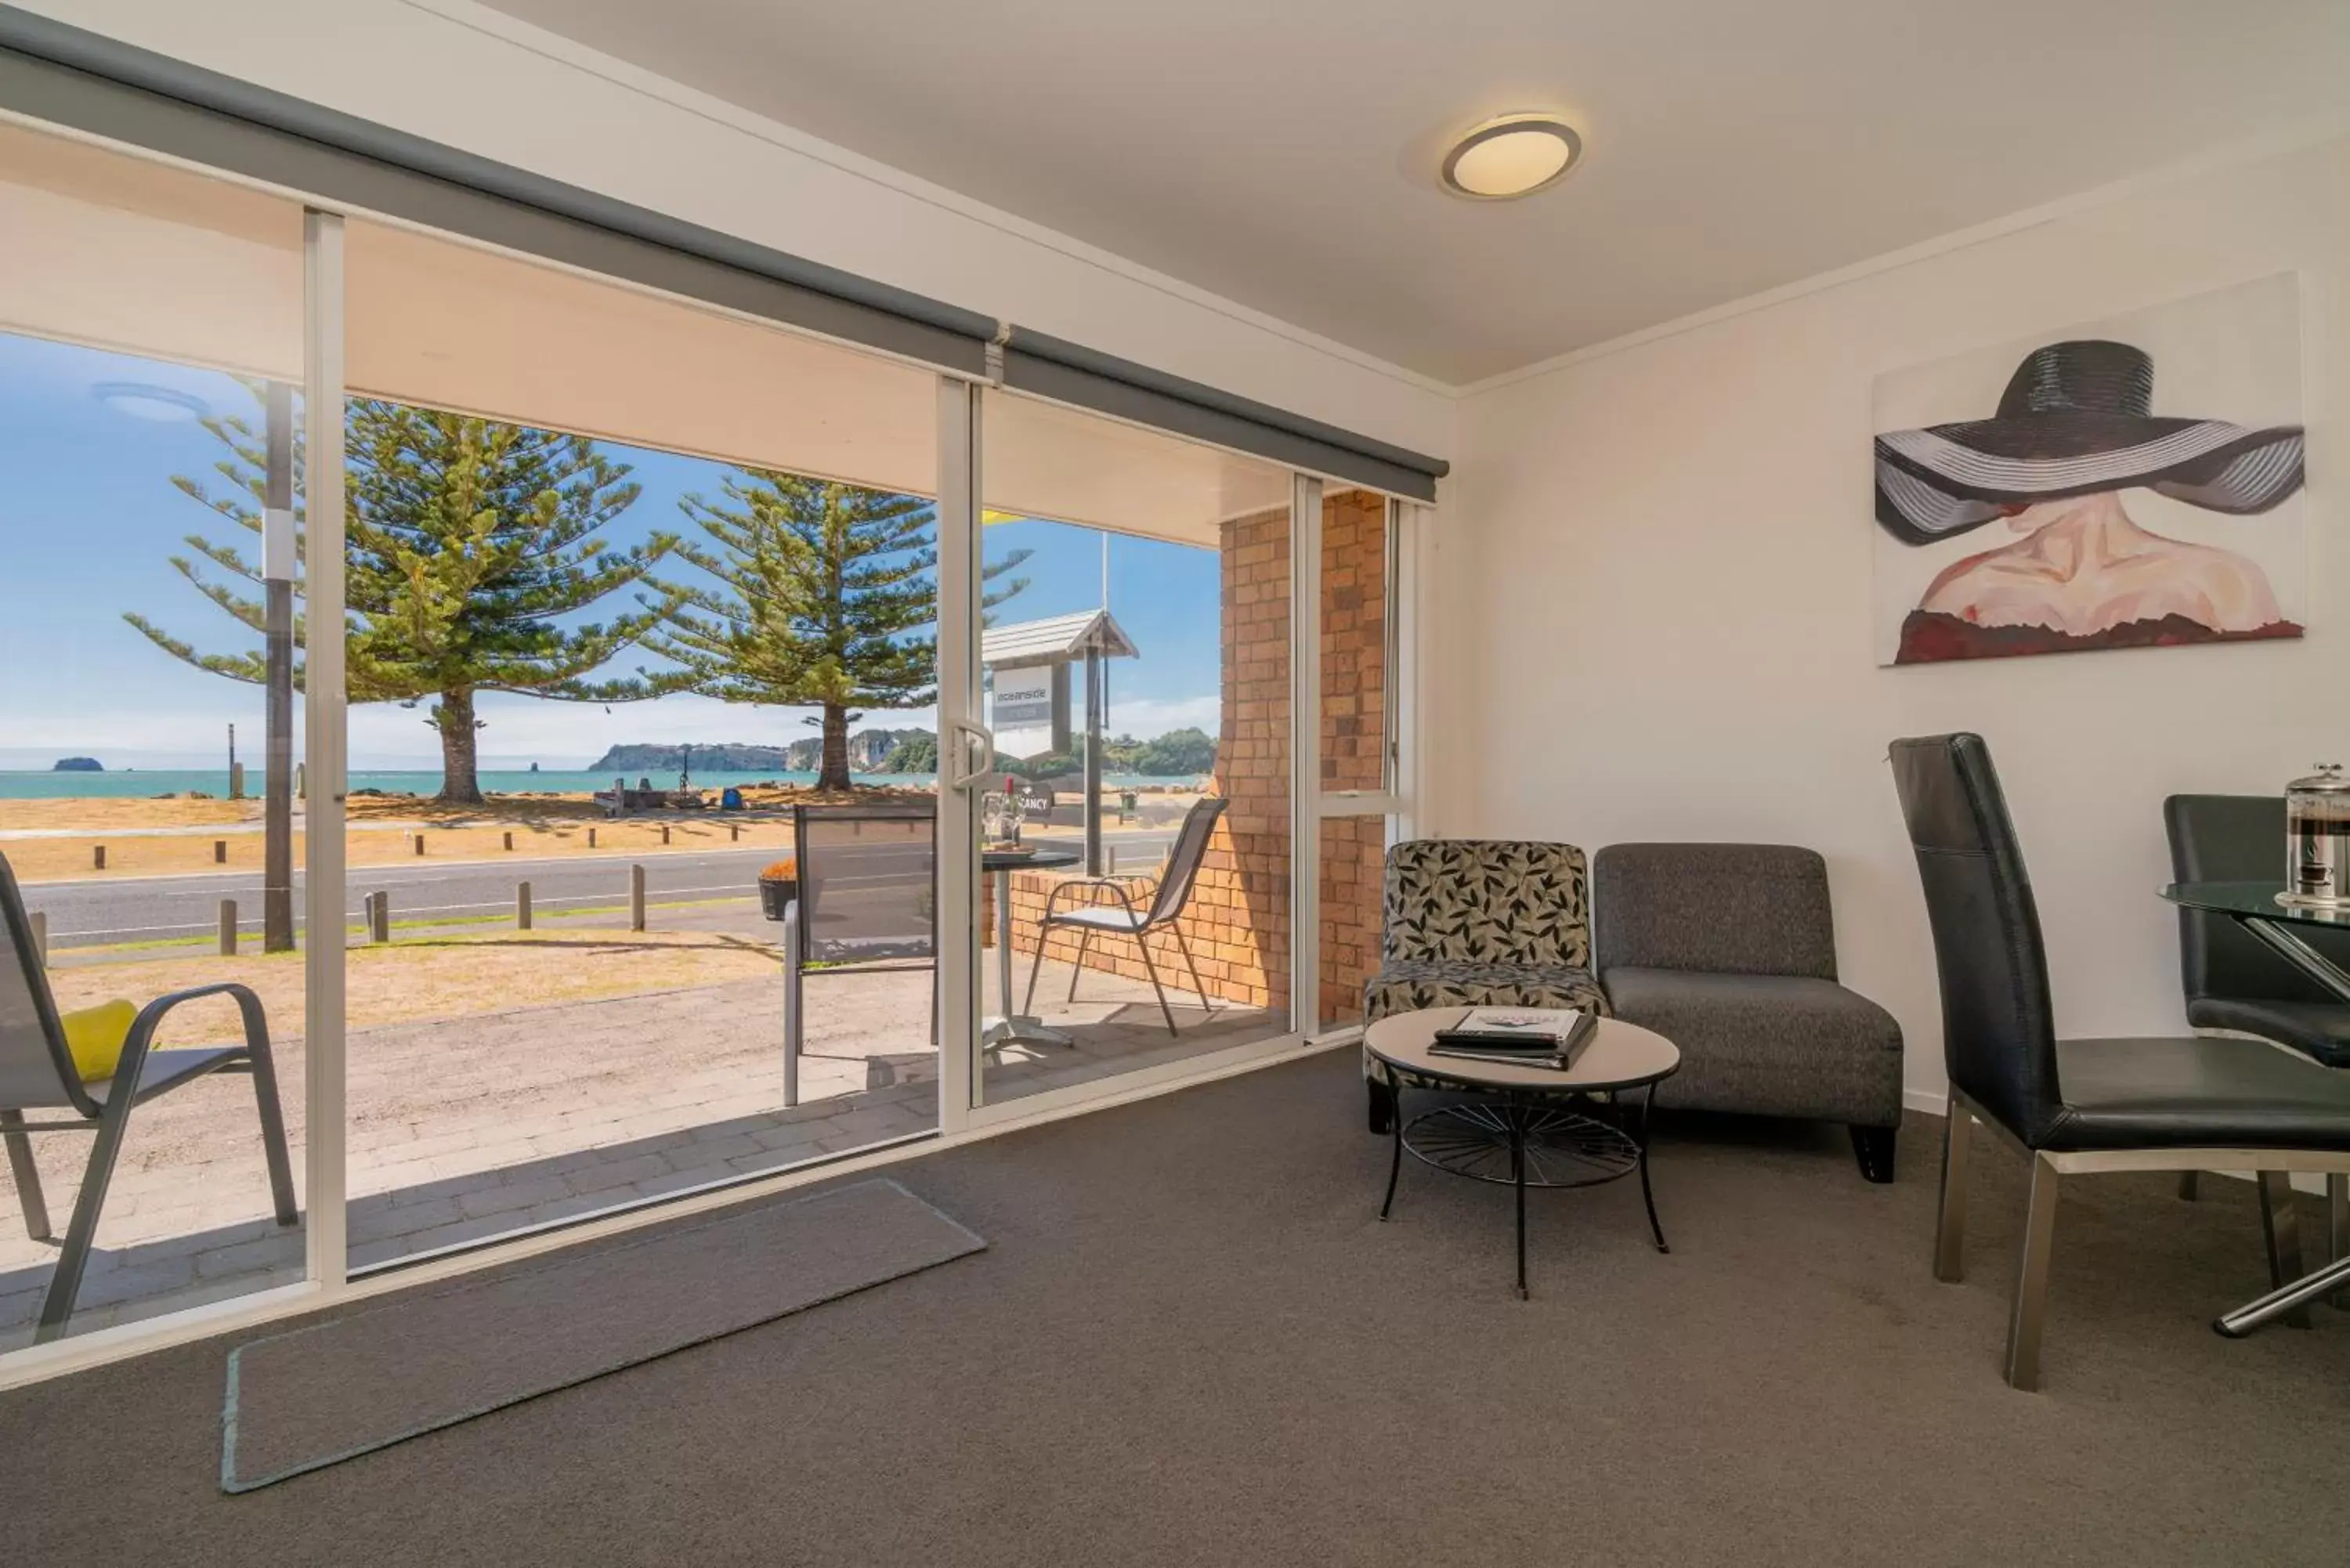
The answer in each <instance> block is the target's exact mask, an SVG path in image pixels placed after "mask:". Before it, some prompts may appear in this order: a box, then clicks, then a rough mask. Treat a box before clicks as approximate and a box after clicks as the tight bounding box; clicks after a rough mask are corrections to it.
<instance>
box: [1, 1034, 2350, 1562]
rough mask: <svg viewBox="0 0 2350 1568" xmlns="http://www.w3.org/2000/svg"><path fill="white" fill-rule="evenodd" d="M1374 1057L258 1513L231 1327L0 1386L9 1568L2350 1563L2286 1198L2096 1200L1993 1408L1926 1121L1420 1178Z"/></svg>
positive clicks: (2103, 1187)
mask: <svg viewBox="0 0 2350 1568" xmlns="http://www.w3.org/2000/svg"><path fill="white" fill-rule="evenodd" d="M1362 1106H1363V1097H1362V1088H1361V1085H1360V1083H1359V1081H1358V1079H1357V1069H1356V1064H1355V1060H1354V1056H1353V1054H1351V1053H1347V1052H1338V1053H1333V1054H1326V1055H1321V1056H1315V1057H1312V1058H1308V1059H1306V1060H1304V1061H1300V1062H1297V1063H1295V1064H1288V1065H1285V1066H1283V1067H1280V1068H1277V1069H1274V1070H1272V1071H1269V1072H1263V1073H1254V1074H1249V1075H1243V1076H1240V1077H1236V1078H1231V1079H1227V1080H1224V1081H1222V1082H1220V1083H1215V1084H1211V1085H1204V1086H1202V1087H1201V1088H1197V1089H1193V1090H1190V1091H1188V1092H1186V1093H1183V1094H1180V1095H1172V1096H1164V1097H1161V1098H1158V1099H1152V1100H1145V1101H1139V1102H1137V1103H1136V1104H1133V1105H1130V1106H1121V1107H1119V1108H1118V1109H1115V1110H1110V1111H1105V1112H1102V1113H1099V1114H1097V1115H1094V1116H1086V1117H1081V1118H1078V1119H1076V1120H1072V1121H1067V1122H1060V1123H1055V1124H1052V1125H1050V1126H1045V1127H1036V1128H1033V1129H1029V1130H1026V1131H1024V1132H1020V1133H1017V1134H1014V1135H1011V1136H1008V1137H999V1138H994V1139H991V1140H988V1141H986V1142H984V1143H979V1144H974V1145H972V1146H970V1147H964V1148H960V1149H955V1150H951V1151H949V1152H947V1153H944V1154H941V1155H938V1156H934V1157H931V1158H922V1159H917V1160H911V1161H909V1162H907V1163H905V1164H902V1165H899V1166H896V1167H893V1168H892V1172H891V1173H892V1174H893V1175H894V1176H896V1177H897V1178H898V1179H899V1180H900V1181H902V1182H904V1183H905V1185H906V1186H907V1187H908V1188H909V1189H911V1190H913V1191H915V1192H916V1193H919V1194H920V1195H921V1196H922V1197H924V1198H926V1199H929V1200H930V1201H931V1202H933V1203H935V1204H937V1205H938V1206H939V1207H940V1208H941V1209H942V1210H945V1211H947V1212H949V1213H951V1214H953V1215H954V1216H955V1217H956V1218H957V1219H959V1220H962V1222H964V1223H965V1224H968V1225H970V1226H971V1227H972V1229H973V1230H975V1231H979V1232H980V1233H981V1234H983V1235H984V1236H986V1238H987V1240H988V1250H987V1251H984V1252H982V1253H979V1254H977V1255H975V1256H972V1257H971V1258H967V1259H965V1260H963V1261H962V1262H958V1263H956V1264H955V1265H954V1266H953V1267H951V1268H944V1269H932V1270H930V1271H928V1272H923V1273H920V1274H916V1275H913V1276H911V1277H910V1278H908V1279H905V1280H902V1281H899V1282H897V1283H896V1284H893V1285H891V1286H890V1287H889V1288H888V1289H887V1290H882V1291H874V1292H869V1293H865V1294H862V1295H858V1296H855V1297H851V1298H849V1299H848V1300H847V1301H842V1302H837V1303H831V1304H829V1305H826V1306H819V1307H816V1308H813V1309H811V1310H809V1311H807V1312H805V1313H801V1314H796V1315H795V1316H793V1317H791V1318H788V1319H786V1320H785V1321H784V1322H781V1323H777V1324H769V1325H766V1326H764V1327H760V1328H753V1329H748V1330H745V1331H744V1332H743V1333H741V1334H730V1335H728V1336H726V1337H725V1338H723V1339H718V1340H713V1341H712V1342H711V1343H709V1344H707V1345H701V1346H698V1347H696V1348H694V1349H691V1350H688V1351H684V1352H681V1353H680V1354H678V1355H670V1356H664V1357H662V1358H661V1359H660V1360H658V1361H652V1362H648V1363H646V1364H645V1365H643V1366H635V1367H631V1368H629V1369H628V1370H626V1371H622V1372H618V1373H615V1374H613V1375H612V1376H608V1377H601V1378H598V1379H597V1380H596V1381H594V1382H592V1383H587V1384H583V1385H581V1386H578V1387H576V1388H569V1389H565V1390H563V1391H561V1392H559V1393H555V1394H550V1395H548V1396H546V1397H544V1398H540V1399H534V1400H531V1401H530V1402H529V1403H527V1404H525V1405H520V1406H516V1407H514V1408H512V1409H510V1410H507V1411H504V1412H503V1413H501V1414H500V1415H499V1417H497V1418H496V1419H494V1420H487V1421H469V1422H466V1423H465V1424H463V1425H462V1426H458V1427H452V1428H449V1429H448V1430H446V1431H442V1432H435V1433H433V1434H432V1436H430V1437H429V1438H421V1439H420V1440H418V1441H416V1442H411V1443H401V1444H400V1445H398V1446H396V1447H393V1448H390V1449H383V1450H381V1451H380V1452H378V1453H372V1454H368V1455H365V1456H363V1457H361V1458H359V1459H354V1460H352V1461H350V1462H349V1463H348V1464H341V1465H336V1466H334V1467H332V1468H331V1469H324V1470H319V1471H317V1472H315V1473H313V1474H310V1475H306V1476H297V1477H296V1478H295V1479H294V1480H291V1481H288V1482H286V1484H284V1485H282V1486H275V1487H270V1488H267V1489H266V1490H262V1491H258V1492H253V1493H250V1494H247V1495H245V1496H243V1497H224V1496H222V1495H221V1493H220V1490H219V1484H218V1475H217V1471H216V1468H215V1461H216V1459H217V1457H218V1443H219V1437H218V1432H217V1428H216V1421H217V1418H218V1416H219V1401H220V1376H221V1362H222V1358H223V1357H224V1355H225V1354H226V1351H227V1345H224V1344H223V1343H220V1342H217V1341H215V1342H213V1343H211V1344H208V1345H188V1346H181V1347H178V1348H174V1349H172V1350H168V1351H162V1352H159V1353H157V1354H156V1355H151V1356H147V1357H144V1358H142V1359H140V1360H139V1361H136V1362H132V1363H128V1364H125V1365H122V1366H113V1367H108V1368H104V1369H101V1370H99V1371H96V1372H92V1373H88V1374H85V1375H83V1376H77V1377H73V1378H69V1379H66V1380H63V1381H59V1382H55V1383H49V1384H44V1385H40V1386H35V1387H31V1388H25V1389H18V1390H16V1391H14V1392H11V1393H8V1394H5V1395H0V1469H5V1473H6V1475H7V1477H8V1478H9V1480H8V1485H7V1487H6V1490H5V1494H0V1495H5V1508H6V1514H7V1520H6V1541H7V1551H8V1554H9V1557H10V1559H11V1560H12V1561H14V1562H24V1563H40V1564H43V1565H44V1568H58V1565H64V1568H76V1565H78V1564H83V1563H92V1564H99V1563H102V1564H108V1565H109V1568H111V1565H117V1564H126V1563H142V1564H143V1563H169V1564H173V1565H176V1568H254V1565H255V1564H262V1563H299V1564H302V1565H304V1568H311V1565H314V1564H326V1565H330V1568H340V1565H344V1564H349V1565H352V1568H375V1565H379V1564H386V1563H398V1564H400V1565H401V1568H410V1565H411V1564H432V1565H439V1564H475V1563H479V1564H498V1565H508V1568H541V1565H556V1564H562V1565H571V1564H584V1563H593V1564H597V1565H598V1568H605V1565H613V1568H629V1565H634V1564H646V1565H652V1564H678V1563H689V1564H692V1565H694V1568H712V1565H720V1564H728V1565H731V1564H737V1563H741V1564H753V1563H756V1564H785V1565H799V1564H810V1565H819V1564H820V1565H825V1568H831V1565H836V1564H838V1565H855V1564H877V1565H889V1568H895V1565H898V1564H922V1565H924V1568H953V1565H960V1564H994V1563H1004V1564H1016V1565H1019V1568H1056V1565H1060V1564H1071V1565H1077V1564H1083V1565H1085V1568H1128V1565H1135V1568H1140V1565H1146V1564H1148V1565H1151V1568H1181V1565H1188V1564H1201V1565H1212V1568H1253V1565H1255V1564H1268V1565H1270V1564H1284V1565H1285V1564H1295V1563H1323V1564H1331V1565H1333V1568H1336V1565H1345V1568H1386V1565H1388V1564H1397V1565H1402V1564H1410V1565H1413V1568H1430V1565H1449V1564H1455V1563H1458V1564H1463V1565H1470V1568H1538V1565H1539V1568H1559V1565H1563V1564H1572V1563H1603V1564H1606V1565H1607V1568H1638V1565H1642V1564H1652V1563H1653V1564H1667V1563H1670V1564H1683V1563H1734V1564H1737V1565H1738V1568H1766V1565H1767V1568H1775V1565H1777V1564H1782V1563H1785V1564H1804V1565H1805V1568H1812V1565H1819V1564H1845V1563H1851V1564H1869V1565H1872V1568H1875V1565H1879V1564H1883V1563H1900V1564H1903V1565H1904V1568H1909V1565H1918V1568H1940V1565H1943V1564H1950V1565H1952V1568H1956V1565H1959V1564H1965V1565H1967V1568H1981V1565H1982V1564H1985V1563H2026V1564H2043V1563H2044V1564H2059V1563H2062V1564H2066V1565H2068V1568H2069V1565H2074V1564H2085V1565H2092V1568H2094V1565H2099V1564H2106V1563H2114V1564H2123V1563H2126V1564H2132V1565H2135V1568H2168V1565H2171V1564H2209V1563H2241V1564H2247V1565H2250V1564H2259V1565H2261V1568H2270V1565H2295V1564H2303V1563H2309V1564H2317V1563H2324V1564H2328V1565H2333V1564H2338V1563H2341V1562H2342V1561H2343V1559H2344V1556H2345V1547H2344V1544H2343V1543H2344V1542H2345V1539H2350V1488H2345V1486H2344V1485H2343V1484H2342V1467H2343V1464H2344V1455H2345V1452H2350V1314H2342V1313H2337V1312H2334V1311H2333V1310H2332V1309H2330V1308H2328V1309H2325V1310H2324V1311H2322V1312H2321V1313H2319V1314H2318V1318H2317V1322H2318V1324H2319V1326H2318V1327H2317V1328H2316V1329H2315V1330H2314V1331H2311V1332H2293V1331H2287V1330H2282V1329H2280V1330H2273V1331H2270V1332H2267V1333H2264V1334H2260V1335H2258V1336H2256V1337H2254V1338H2252V1339H2250V1340H2246V1341H2243V1342H2241V1343H2231V1342H2229V1341H2226V1340H2222V1339H2220V1337H2219V1336H2217V1335H2216V1334H2212V1333H2211V1331H2210V1326H2209V1322H2210V1318H2211V1316H2212V1315H2213V1314H2215V1313H2216V1312H2218V1311H2220V1310H2221V1309H2222V1308H2224V1307H2226V1306H2227V1305H2229V1304H2230V1303H2234V1302H2236V1301H2239V1300H2242V1299H2245V1298H2248V1297H2250V1296H2251V1295H2254V1294H2256V1293H2259V1291H2260V1290H2261V1288H2262V1277H2263V1267H2262V1259H2261V1243H2260V1225H2259V1220H2258V1217H2257V1210H2256V1209H2255V1206H2254V1204H2253V1201H2252V1198H2251V1189H2250V1188H2249V1187H2248V1185H2247V1184H2245V1183H2243V1182H2241V1181H2211V1182H2209V1183H2206V1189H2207V1196H2206V1197H2205V1199H2203V1200H2202V1201H2201V1202H2199V1203H2181V1202H2179V1201H2178V1199H2176V1198H2175V1197H2173V1196H2172V1195H2171V1191H2170V1189H2169V1184H2168V1182H2167V1181H2166V1180H2165V1179H2162V1178H2158V1177H2111V1178H2102V1179H2092V1180H2084V1181H2082V1182H2079V1183H2077V1184H2075V1183H2068V1184H2067V1190H2066V1193H2065V1196H2064V1208H2063V1211H2062V1213H2061V1215H2060V1217H2059V1219H2058V1221H2057V1238H2056V1261H2055V1270H2054V1295H2053V1298H2052V1302H2051V1313H2050V1322H2049V1325H2048V1343H2047V1358H2046V1378H2047V1386H2046V1390H2045V1391H2044V1392H2043V1393H2040V1394H2017V1393H2014V1392H2012V1391H2011V1390H2010V1389H2008V1388H2007V1387H2006V1386H2004V1385H2002V1383H2001V1382H2000V1379H1999V1354H2000V1345H2001V1341H2002V1334H2003V1333H2004V1327H2005V1323H2006V1289H2007V1283H2008V1281H2009V1279H2010V1278H2011V1276H2012V1248H2013V1245H2014V1241H2015V1236H2016V1226H2017V1220H2018V1219H2019V1217H2020V1215H2021V1213H2022V1166H2021V1162H2019V1161H2016V1160H2014V1159H2012V1158H2008V1157H2007V1156H2006V1155H2005V1154H2004V1153H2003V1151H2001V1150H1998V1149H1997V1148H1996V1147H1991V1146H1988V1145H1987V1146H1986V1148H1985V1150H1984V1152H1983V1154H1982V1158H1981V1159H1980V1160H1979V1161H1978V1166H1979V1168H1978V1172H1977V1177H1976V1185H1975V1192H1974V1199H1975V1204H1974V1215H1975V1229H1974V1238H1973V1244H1972V1245H1971V1246H1970V1249H1969V1252H1968V1261H1969V1265H1970V1272H1969V1275H1968V1279H1967V1282H1965V1283H1964V1284H1960V1285H1944V1284H1939V1283H1937V1282H1935V1281H1934V1279H1933V1277H1932V1274H1931V1272H1930V1270H1929V1259H1928V1252H1929V1217H1930V1214H1931V1210H1932V1205H1933V1195H1934V1165H1935V1161H1934V1155H1933V1150H1932V1147H1931V1143H1930V1137H1931V1135H1932V1132H1933V1129H1934V1128H1936V1127H1938V1126H1939V1124H1937V1123H1935V1122H1932V1121H1930V1120H1929V1119H1927V1118H1915V1119H1913V1121H1912V1123H1911V1124H1910V1127H1909V1129H1908V1131H1907V1132H1906V1133H1905V1135H1904V1144H1903V1147H1902V1151H1901V1178H1900V1180H1899V1181H1898V1183H1897V1184H1896V1185H1894V1186H1892V1187H1889V1188H1879V1187H1870V1186H1867V1185H1866V1184H1865V1183H1863V1182H1862V1181H1861V1180H1860V1179H1859V1177H1858V1176H1857V1175H1856V1174H1855V1172H1854V1169H1853V1165H1852V1158H1851V1154H1850V1152H1849V1150H1848V1148H1847V1147H1846V1141H1845V1137H1844V1134H1843V1132H1842V1131H1841V1130H1840V1129H1836V1128H1832V1127H1802V1126H1778V1125H1773V1124H1764V1123H1755V1124H1743V1123H1738V1122H1731V1121H1698V1120H1693V1119H1690V1118H1670V1117H1667V1118H1660V1123H1661V1136H1660V1138H1659V1151H1658V1162H1657V1197H1658V1201H1659V1205H1660V1207H1661V1208H1662V1210H1663V1215H1664V1220H1665V1225H1666V1228H1667V1231H1668V1233H1669V1235H1670V1237H1671V1239H1672V1243H1673V1251H1672V1253H1671V1255H1670V1256H1669V1257H1659V1256H1658V1255H1657V1253H1656V1252H1655V1251H1653V1250H1652V1249H1651V1248H1650V1247H1649V1245H1648V1238H1647V1234H1646V1231H1647V1226H1646V1224H1645V1222H1644V1220H1642V1218H1641V1214H1640V1199H1639V1192H1638V1189H1637V1187H1633V1186H1630V1185H1625V1184H1618V1185H1617V1186H1614V1187H1609V1188H1603V1189H1596V1190H1592V1191H1586V1192H1559V1193H1545V1194H1537V1195H1536V1197H1535V1201H1534V1203H1533V1204H1532V1205H1531V1206H1530V1217H1531V1219H1532V1221H1533V1226H1532V1228H1533V1259H1532V1261H1533V1269H1534V1281H1533V1282H1534V1299H1533V1300H1532V1301H1531V1302H1523V1303H1522V1302H1519V1301H1517V1300H1516V1299H1515V1298H1514V1297H1513V1295H1512V1293H1511V1291H1510V1267H1509V1247H1510V1211H1509V1202H1508V1199H1507V1195H1506V1194H1504V1193H1502V1192H1500V1191H1498V1190H1497V1189H1493V1188H1490V1187H1481V1186H1477V1185H1474V1184H1471V1183H1470V1182H1466V1181H1462V1180H1460V1179H1456V1178H1451V1177H1447V1176H1445V1175H1443V1174H1441V1173H1440V1172H1436V1171H1430V1170H1427V1169H1424V1168H1406V1170H1405V1171H1404V1185H1403V1190H1402V1192H1401V1194H1400V1196H1399V1199H1398V1200H1397V1210H1396V1218H1395V1220H1393V1221H1392V1222H1390V1223H1388V1224H1385V1225H1382V1224H1380V1223H1378V1220H1376V1219H1375V1218H1374V1215H1375V1214H1376V1212H1377V1210H1378V1199H1379V1190H1380V1188H1381V1186H1382V1184H1383V1183H1384V1182H1385V1180H1386V1179H1387V1148H1386V1146H1385V1145H1384V1144H1383V1143H1382V1142H1381V1141H1380V1140H1378V1139H1377V1138H1374V1137H1369V1136H1367V1134H1365V1133H1364V1132H1363V1131H1362V1114H1363V1112H1362Z"/></svg>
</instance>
